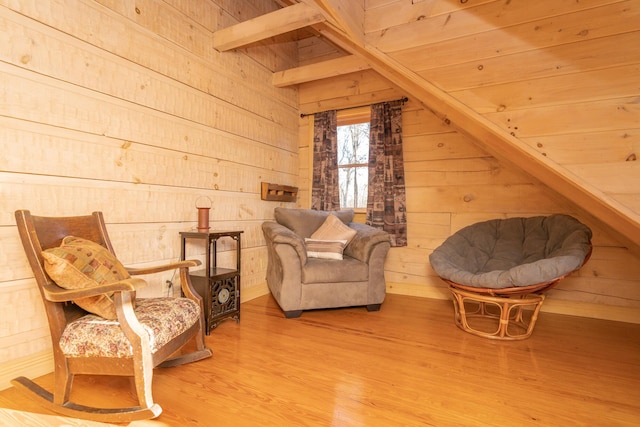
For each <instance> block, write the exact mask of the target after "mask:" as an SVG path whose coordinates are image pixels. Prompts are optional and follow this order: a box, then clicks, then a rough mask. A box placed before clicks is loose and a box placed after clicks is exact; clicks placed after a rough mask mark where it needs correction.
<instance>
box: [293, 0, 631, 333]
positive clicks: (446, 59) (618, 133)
mask: <svg viewBox="0 0 640 427" xmlns="http://www.w3.org/2000/svg"><path fill="white" fill-rule="evenodd" d="M409 3H410V2H406V1H400V0H397V1H396V0H367V1H366V4H367V10H366V30H367V34H366V39H367V42H368V43H370V44H372V45H375V46H376V47H378V48H379V49H381V50H383V51H385V52H387V53H388V54H390V55H391V56H393V58H394V59H396V60H398V61H399V62H401V63H402V64H403V65H406V66H407V67H409V68H411V69H412V70H415V71H416V72H417V73H419V74H420V75H422V76H424V77H425V78H427V79H428V80H431V81H432V82H434V83H436V84H437V85H438V86H440V87H442V88H444V89H446V90H448V91H450V92H451V94H452V95H454V96H456V97H458V98H459V99H461V100H462V101H463V102H465V103H466V104H467V105H470V106H472V107H473V108H474V109H476V110H477V111H478V112H479V113H481V114H485V115H487V116H488V117H491V119H492V120H494V121H495V122H496V123H500V124H502V126H504V128H505V129H506V130H508V131H509V132H513V134H514V135H516V136H518V137H520V138H522V139H523V140H524V141H526V142H527V143H528V144H531V145H532V146H534V147H536V148H537V149H539V150H541V151H542V152H544V153H546V155H547V156H549V157H550V158H551V159H553V160H555V161H556V162H558V163H559V164H562V165H565V166H566V167H567V168H569V169H570V170H571V171H573V172H574V173H576V174H582V175H581V176H582V177H583V178H584V180H585V182H588V183H589V185H595V186H597V187H599V188H601V189H602V190H603V191H605V192H606V193H607V194H608V195H610V196H611V197H615V198H618V199H619V200H623V201H624V202H625V203H627V205H628V206H629V207H630V208H632V209H635V210H636V212H637V211H640V205H638V204H637V201H638V200H640V186H639V185H638V182H640V175H639V174H638V172H639V170H640V169H639V168H638V166H640V163H638V162H636V161H633V159H634V156H633V154H634V153H639V152H640V138H639V136H640V110H638V104H637V99H638V98H637V97H638V95H639V94H638V88H639V87H640V73H638V71H639V70H640V68H639V67H640V49H638V48H637V46H640V37H639V34H640V33H639V32H638V30H640V20H638V19H637V15H638V14H640V2H638V1H637V0H636V1H597V0H591V1H587V2H580V3H579V4H577V3H575V2H564V1H563V2H558V1H555V0H548V1H547V0H545V1H540V2H535V7H534V5H532V4H529V2H503V1H487V0H484V1H482V0H477V1H471V0H470V1H468V2H464V4H462V3H460V2H450V1H441V0H425V1H421V2H411V4H409ZM525 3H526V4H525ZM583 30H584V31H583ZM580 52H582V53H580ZM586 52H591V53H590V54H588V55H587V54H586ZM596 53H599V54H596ZM339 55H340V53H339V52H336V51H335V50H334V49H333V48H332V47H331V46H330V45H326V44H324V43H323V42H322V40H321V39H320V38H308V39H306V40H304V41H302V42H301V43H300V62H301V63H306V62H309V63H312V62H314V61H316V60H317V58H323V57H325V58H330V57H335V56H339ZM405 95H406V96H408V97H409V98H410V99H411V94H405V93H401V92H398V91H397V90H396V89H394V86H393V85H392V84H391V83H389V82H387V81H384V80H382V79H380V78H378V77H377V75H376V74H375V73H373V72H371V71H364V72H359V73H353V74H350V75H347V76H341V77H336V78H332V79H326V80H323V81H318V82H313V83H306V84H304V85H301V86H300V109H301V111H303V112H305V113H312V112H314V111H322V110H326V109H331V108H345V107H350V106H356V105H360V104H363V103H367V102H369V101H371V102H375V101H379V100H390V99H397V98H399V97H401V96H405ZM403 112H404V115H403V126H404V127H403V133H404V135H403V138H404V144H405V161H406V165H405V167H406V171H405V172H406V183H407V204H408V222H409V224H408V232H409V245H408V247H406V248H393V249H392V250H391V252H390V254H389V257H388V261H387V264H386V266H385V271H386V277H387V281H388V288H389V291H390V292H398V293H403V294H413V295H420V296H429V297H436V298H446V297H448V295H447V291H446V289H445V288H444V286H443V284H442V282H441V281H440V280H439V279H438V278H437V276H436V275H435V273H434V272H433V271H432V269H431V268H430V266H429V264H428V255H429V253H431V251H432V250H433V249H434V248H436V247H437V246H438V245H439V244H440V243H441V242H442V241H443V240H444V239H445V238H446V237H448V236H449V235H451V234H452V233H453V232H455V231H457V230H459V229H460V228H462V227H463V226H465V225H468V224H471V223H473V222H477V221H480V220H485V219H491V218H506V217H512V216H532V215H547V214H550V213H554V212H562V213H568V214H571V215H574V216H576V217H578V218H579V219H581V220H582V221H584V222H585V223H587V224H588V225H589V226H590V227H591V228H592V229H593V231H594V239H593V242H594V245H595V248H594V252H593V255H592V257H591V260H590V261H589V263H588V264H587V266H586V267H585V268H584V269H582V270H581V271H580V272H579V274H576V275H574V276H572V277H570V278H568V279H566V280H564V281H563V282H562V283H561V284H560V286H558V287H557V288H556V289H554V290H553V291H551V292H550V293H549V294H548V296H549V298H548V299H547V301H546V302H545V305H544V307H543V310H546V311H554V312H558V313H567V314H575V315H581V316H591V317H600V318H608V319H618V320H625V321H631V322H639V321H640V262H639V259H638V257H637V256H636V255H634V254H633V253H631V252H629V251H628V250H627V249H626V248H624V247H622V246H621V244H620V242H618V241H617V240H616V238H615V235H612V234H611V233H610V232H609V229H608V227H607V226H606V224H603V223H601V222H599V221H598V220H597V219H596V218H593V216H592V215H590V213H589V212H585V211H584V210H582V208H581V207H580V206H575V205H573V204H571V203H570V202H568V201H567V200H565V199H564V198H562V197H560V196H559V195H557V194H556V193H554V191H553V189H550V188H547V187H546V186H544V185H542V184H540V183H539V182H537V181H535V180H534V179H533V178H531V177H530V176H528V175H526V174H524V173H522V172H521V171H519V170H513V169H511V168H509V167H508V166H506V165H503V164H501V163H500V162H499V161H498V160H496V159H495V158H494V157H492V156H491V155H489V154H488V153H486V152H484V151H482V150H481V149H479V148H478V147H477V146H476V145H475V144H474V143H473V141H472V140H469V139H467V138H466V137H465V136H463V135H462V134H459V133H456V132H451V131H450V129H449V128H448V127H446V126H444V125H443V124H442V123H441V122H440V121H439V119H437V118H436V117H435V116H434V115H433V114H431V113H430V112H429V111H427V110H424V109H422V108H420V107H419V106H418V105H417V104H416V103H414V102H411V100H410V101H409V102H408V103H407V104H406V105H405V108H404V110H403ZM304 120H305V119H303V121H302V126H305V127H308V126H309V124H308V123H307V122H305V121H304ZM305 135H308V133H303V134H302V138H303V139H302V140H301V143H300V146H301V150H300V156H301V158H303V157H306V156H308V146H309V143H308V139H304V138H305ZM307 138H308V136H307ZM301 166H302V164H301ZM621 170H622V171H624V173H623V174H621V173H620V171H621ZM305 174H308V169H302V170H301V182H303V181H304V177H305ZM621 177H622V179H621Z"/></svg>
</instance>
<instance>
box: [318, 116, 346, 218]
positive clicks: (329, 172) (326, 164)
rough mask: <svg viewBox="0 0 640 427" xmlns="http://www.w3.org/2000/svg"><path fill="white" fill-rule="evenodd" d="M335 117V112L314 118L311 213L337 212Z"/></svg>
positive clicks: (337, 184) (338, 191) (338, 202)
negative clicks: (316, 211)
mask: <svg viewBox="0 0 640 427" xmlns="http://www.w3.org/2000/svg"><path fill="white" fill-rule="evenodd" d="M337 115H338V114H337V111H336V110H331V111H324V112H322V113H316V114H315V115H314V119H313V178H312V183H311V209H316V210H320V211H332V210H339V209H340V189H339V183H338V124H337V123H338V120H337Z"/></svg>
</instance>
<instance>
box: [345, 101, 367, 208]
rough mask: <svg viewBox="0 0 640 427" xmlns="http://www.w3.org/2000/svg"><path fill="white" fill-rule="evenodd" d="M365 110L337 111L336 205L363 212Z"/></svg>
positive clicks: (365, 161)
mask: <svg viewBox="0 0 640 427" xmlns="http://www.w3.org/2000/svg"><path fill="white" fill-rule="evenodd" d="M370 118H371V109H370V108H369V107H363V108H355V109H350V110H342V111H339V112H338V117H337V121H338V129H337V131H338V135H337V136H338V181H339V184H340V206H341V207H343V208H353V209H366V207H367V194H368V187H369V120H370Z"/></svg>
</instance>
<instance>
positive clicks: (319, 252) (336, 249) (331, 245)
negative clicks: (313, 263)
mask: <svg viewBox="0 0 640 427" xmlns="http://www.w3.org/2000/svg"><path fill="white" fill-rule="evenodd" d="M304 243H305V245H306V246H307V256H308V257H309V258H323V259H343V257H342V252H343V251H344V248H345V246H347V241H346V240H320V239H311V238H309V237H307V238H305V239H304Z"/></svg>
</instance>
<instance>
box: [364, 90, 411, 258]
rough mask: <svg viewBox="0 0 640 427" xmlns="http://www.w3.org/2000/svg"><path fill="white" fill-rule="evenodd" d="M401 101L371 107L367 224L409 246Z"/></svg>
mask: <svg viewBox="0 0 640 427" xmlns="http://www.w3.org/2000/svg"><path fill="white" fill-rule="evenodd" d="M402 104H403V102H402V101H392V102H383V103H380V104H374V105H372V106H371V127H370V133H369V195H368V201H367V224H369V225H371V226H373V227H376V228H381V229H383V230H384V231H386V232H388V233H389V234H390V235H391V246H406V245H407V212H406V195H405V181H404V157H403V154H402Z"/></svg>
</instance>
